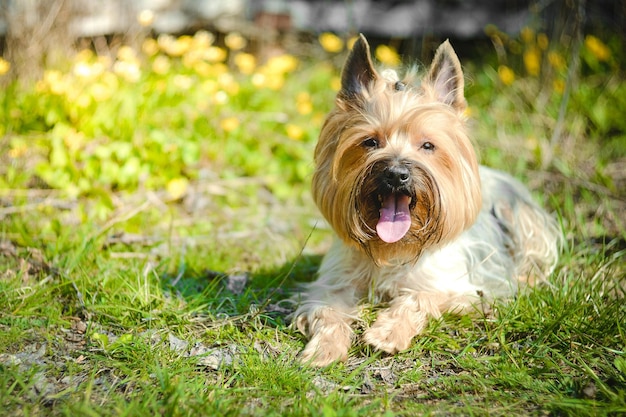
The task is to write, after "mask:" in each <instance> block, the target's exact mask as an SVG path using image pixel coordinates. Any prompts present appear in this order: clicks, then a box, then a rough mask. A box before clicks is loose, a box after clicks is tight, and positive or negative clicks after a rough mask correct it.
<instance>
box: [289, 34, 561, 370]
mask: <svg viewBox="0 0 626 417" xmlns="http://www.w3.org/2000/svg"><path fill="white" fill-rule="evenodd" d="M416 74H417V72H416V71H412V70H411V71H408V72H407V75H406V76H404V77H403V79H400V78H399V77H398V75H397V73H396V72H395V71H393V70H389V69H387V70H384V71H381V72H378V71H377V70H376V69H375V68H374V65H373V62H372V58H371V54H370V48H369V45H368V43H367V40H366V39H365V37H364V36H363V35H361V36H360V37H359V38H358V39H357V41H356V42H355V44H354V46H353V47H352V50H351V52H350V53H349V55H348V58H347V60H346V62H345V64H344V68H343V70H342V73H341V89H340V91H339V92H338V94H337V97H336V100H335V107H334V109H333V110H332V111H331V112H330V113H329V115H328V116H327V118H326V120H325V122H324V124H323V126H322V130H321V133H320V136H319V140H318V143H317V145H316V148H315V158H314V159H315V171H314V174H313V180H312V192H313V198H314V200H315V202H316V204H317V206H318V207H319V209H320V211H321V213H322V214H323V216H324V217H325V219H326V220H327V222H328V223H329V224H330V226H331V227H332V229H333V230H334V232H335V234H336V239H335V241H334V243H333V244H332V247H331V248H330V250H329V252H328V253H327V254H326V255H325V257H324V258H323V260H322V263H321V265H320V268H319V271H318V277H317V279H316V280H315V281H314V282H311V283H309V284H306V288H305V289H304V290H303V292H302V293H301V295H300V301H299V306H298V307H297V309H296V311H295V312H294V316H293V318H294V323H295V325H296V327H297V328H298V329H299V330H300V331H301V332H302V333H304V334H305V335H306V336H307V337H308V338H309V341H308V343H307V344H306V347H305V348H304V350H303V351H302V352H301V353H300V359H301V361H303V362H304V363H308V364H310V365H313V366H322V367H323V366H326V365H329V364H331V363H333V362H336V361H344V360H346V359H347V358H348V351H349V349H350V346H351V343H352V342H353V339H355V336H354V332H353V330H352V328H351V325H352V324H353V322H354V321H355V320H357V319H358V311H359V310H358V305H359V303H360V302H362V301H364V300H365V301H368V302H370V303H374V304H380V303H382V304H383V306H384V308H383V309H382V310H380V312H379V314H378V317H377V319H376V320H375V321H374V323H373V324H372V325H371V326H370V327H369V328H367V329H366V330H365V331H364V332H363V334H362V341H363V342H365V343H367V344H369V345H371V346H372V347H373V348H374V349H376V350H380V351H384V352H387V353H389V354H394V353H396V352H399V351H402V350H406V349H407V348H409V347H410V344H411V341H412V339H413V337H415V336H416V335H418V334H419V333H420V332H422V331H423V330H424V328H425V326H426V325H427V323H428V320H429V319H430V318H437V317H440V316H441V314H442V313H444V312H455V313H460V314H465V313H467V312H470V311H472V310H476V308H477V307H476V306H477V305H479V304H485V303H486V302H491V301H492V300H494V299H495V298H503V297H510V296H512V295H514V294H515V293H516V292H517V290H518V288H519V287H520V286H521V285H525V284H531V285H532V284H533V283H534V282H536V281H538V280H544V279H545V278H546V277H547V276H548V275H549V274H550V273H551V272H552V271H553V269H554V268H555V265H556V263H557V259H558V253H559V247H560V243H559V242H560V231H559V228H558V226H557V222H556V221H555V219H553V218H552V217H551V216H550V215H549V214H548V213H547V212H546V211H544V210H543V209H542V208H540V207H539V206H538V205H537V204H536V203H534V202H533V200H532V198H531V195H530V193H529V191H528V190H527V189H526V188H525V187H524V186H523V185H521V183H519V182H518V181H517V180H515V179H513V178H512V177H511V176H509V175H507V174H505V173H503V172H500V171H496V170H494V169H490V168H487V167H484V166H480V165H479V163H478V161H477V156H476V152H475V150H474V147H473V145H472V142H471V141H470V138H469V136H468V129H467V127H466V108H467V104H466V100H465V97H464V76H463V72H462V69H461V64H460V62H459V59H458V57H457V55H456V53H455V52H454V50H453V48H452V46H451V45H450V43H449V42H448V41H445V42H444V43H442V44H441V45H440V46H439V47H438V49H437V51H436V53H435V56H434V58H433V61H432V63H431V65H430V68H429V69H428V70H427V71H426V73H425V74H424V75H423V76H422V77H417V75H416ZM420 78H421V80H420Z"/></svg>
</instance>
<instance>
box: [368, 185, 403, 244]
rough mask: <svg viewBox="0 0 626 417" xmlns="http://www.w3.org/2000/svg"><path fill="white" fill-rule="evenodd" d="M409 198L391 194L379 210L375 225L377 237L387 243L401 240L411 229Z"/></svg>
mask: <svg viewBox="0 0 626 417" xmlns="http://www.w3.org/2000/svg"><path fill="white" fill-rule="evenodd" d="M409 201H410V200H409V197H408V196H406V195H404V194H391V195H389V196H388V197H387V198H385V201H383V206H382V207H381V209H380V219H378V224H377V225H376V232H378V237H380V238H381V239H382V240H383V241H385V242H387V243H394V242H397V241H398V240H400V239H402V238H403V237H404V235H405V234H406V232H407V231H408V230H409V228H410V227H411V213H410V212H409Z"/></svg>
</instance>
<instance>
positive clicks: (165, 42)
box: [157, 34, 193, 57]
mask: <svg viewBox="0 0 626 417" xmlns="http://www.w3.org/2000/svg"><path fill="white" fill-rule="evenodd" d="M192 41H193V40H192V38H191V36H181V37H180V38H174V37H173V36H171V35H167V34H161V35H159V37H158V38H157V43H158V44H159V48H161V50H162V51H163V52H165V53H166V54H168V55H170V56H176V57H178V56H182V55H184V54H185V53H186V52H187V51H189V49H190V48H191V44H192Z"/></svg>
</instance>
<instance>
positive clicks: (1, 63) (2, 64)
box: [0, 57, 11, 75]
mask: <svg viewBox="0 0 626 417" xmlns="http://www.w3.org/2000/svg"><path fill="white" fill-rule="evenodd" d="M10 69H11V63H10V62H9V61H7V60H5V59H3V58H1V57H0V75H4V74H6V73H7V72H9V70H10Z"/></svg>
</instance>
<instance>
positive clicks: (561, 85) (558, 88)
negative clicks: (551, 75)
mask: <svg viewBox="0 0 626 417" xmlns="http://www.w3.org/2000/svg"><path fill="white" fill-rule="evenodd" d="M552 88H553V89H554V92H555V93H559V94H563V92H564V91H565V81H563V80H561V79H558V78H557V79H556V80H554V81H553V82H552Z"/></svg>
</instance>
